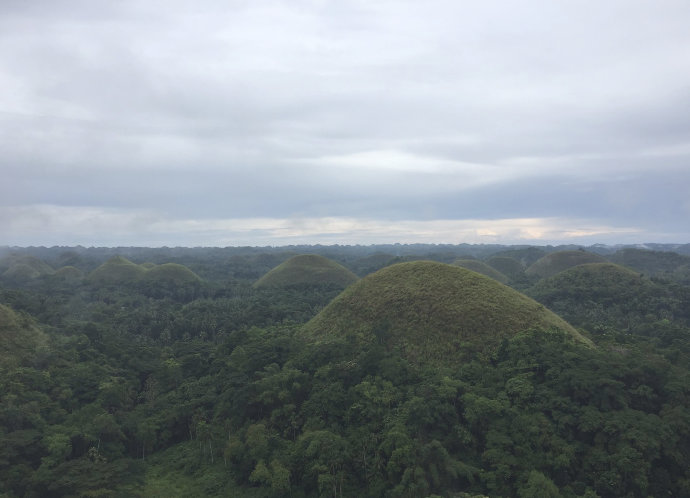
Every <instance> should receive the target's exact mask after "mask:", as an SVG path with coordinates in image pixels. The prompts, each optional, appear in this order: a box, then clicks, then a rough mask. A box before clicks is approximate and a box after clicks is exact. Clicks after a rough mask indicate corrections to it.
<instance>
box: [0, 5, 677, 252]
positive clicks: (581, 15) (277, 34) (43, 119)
mask: <svg viewBox="0 0 690 498" xmlns="http://www.w3.org/2000/svg"><path fill="white" fill-rule="evenodd" d="M688 26H690V2H688V0H678V1H665V0H654V1H651V0H644V1H636V0H620V1H619V0H607V1H604V2H602V1H599V0H597V1H589V0H563V1H553V0H544V1H537V0H531V1H525V0H522V1H520V0H517V1H505V0H503V1H486V0H481V1H458V0H448V1H440V0H431V1H429V0H425V1H421V0H417V1H400V0H396V1H376V0H366V1H365V0H361V1H350V0H344V1H317V0H314V1H300V0H297V1H295V0H290V1H288V0H285V1H262V0H246V1H217V2H214V1H205V0H201V1H195V2H190V1H184V2H183V1H177V0H173V1H171V0H160V1H149V0H118V1H105V0H103V1H98V0H83V1H60V0H46V1H39V0H31V1H26V0H2V1H1V2H0V172H1V177H0V178H1V179H2V180H1V182H0V245H76V244H81V245H86V246H91V245H96V246H100V245H105V246H114V245H146V246H163V245H167V246H178V245H180V246H235V245H283V244H293V243H323V244H334V243H339V244H369V243H377V242H401V243H409V242H431V243H462V242H468V243H496V242H497V243H534V244H542V243H560V242H565V243H575V244H589V243H596V242H601V243H633V242H680V243H687V242H690V29H689V28H688Z"/></svg>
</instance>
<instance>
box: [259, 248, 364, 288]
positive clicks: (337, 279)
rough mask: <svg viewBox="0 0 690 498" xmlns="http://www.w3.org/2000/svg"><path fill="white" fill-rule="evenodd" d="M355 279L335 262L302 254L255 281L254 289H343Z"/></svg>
mask: <svg viewBox="0 0 690 498" xmlns="http://www.w3.org/2000/svg"><path fill="white" fill-rule="evenodd" d="M357 279H358V277H357V275H355V274H354V273H352V272H351V271H350V270H348V269H347V268H345V267H344V266H342V265H340V264H338V263H336V262H335V261H331V260H330V259H328V258H324V257H323V256H318V255H316V254H302V255H299V256H294V257H292V258H290V259H288V260H287V261H285V262H283V263H281V264H280V265H278V266H277V267H275V268H273V269H272V270H271V271H269V272H268V273H267V274H266V275H264V276H263V277H261V278H260V279H259V280H258V281H256V282H255V283H254V287H255V288H257V289H261V288H270V287H273V288H276V287H291V286H316V285H325V286H333V287H340V288H345V287H347V286H348V285H350V284H351V283H353V282H356V281H357Z"/></svg>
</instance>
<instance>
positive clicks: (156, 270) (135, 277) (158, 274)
mask: <svg viewBox="0 0 690 498" xmlns="http://www.w3.org/2000/svg"><path fill="white" fill-rule="evenodd" d="M87 278H88V281H89V282H92V283H96V284H105V285H109V284H115V285H122V284H134V283H138V282H141V283H143V284H147V285H154V286H156V285H165V286H170V285H173V286H175V285H183V284H188V283H196V282H201V278H199V276H198V275H197V274H196V273H194V272H193V271H192V270H190V269H189V268H187V267H186V266H183V265H179V264H177V263H164V264H162V265H156V264H153V263H143V264H141V265H138V264H136V263H132V262H131V261H130V260H128V259H127V258H123V257H122V256H114V257H112V258H110V259H109V260H108V261H106V262H105V263H103V264H102V265H101V266H99V267H98V268H96V269H95V270H94V271H92V272H91V273H89V276H88V277H87Z"/></svg>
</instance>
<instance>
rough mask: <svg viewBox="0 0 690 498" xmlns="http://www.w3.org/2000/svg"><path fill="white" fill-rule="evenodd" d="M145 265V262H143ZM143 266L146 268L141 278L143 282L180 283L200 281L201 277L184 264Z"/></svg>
mask: <svg viewBox="0 0 690 498" xmlns="http://www.w3.org/2000/svg"><path fill="white" fill-rule="evenodd" d="M144 265H147V263H144ZM144 265H140V266H143V267H144V268H148V269H147V270H146V273H144V274H143V276H142V280H143V281H144V282H152V283H165V284H174V285H182V284H186V283H193V282H200V281H201V278H199V276H198V275H197V274H196V273H194V272H193V271H192V270H190V269H189V268H187V267H186V266H183V265H179V264H177V263H164V264H162V265H153V266H151V265H150V264H148V266H144Z"/></svg>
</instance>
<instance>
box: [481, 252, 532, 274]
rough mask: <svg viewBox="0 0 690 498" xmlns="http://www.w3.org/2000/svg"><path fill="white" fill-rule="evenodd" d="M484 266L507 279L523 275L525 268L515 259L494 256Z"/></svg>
mask: <svg viewBox="0 0 690 498" xmlns="http://www.w3.org/2000/svg"><path fill="white" fill-rule="evenodd" d="M486 264H487V265H489V266H490V267H491V268H493V269H494V270H497V271H500V272H501V273H503V274H504V275H506V276H507V277H509V278H517V277H519V276H520V275H522V274H523V273H525V267H524V266H523V265H522V263H520V262H519V261H518V260H517V259H515V258H511V257H508V256H494V257H492V258H489V259H487V260H486Z"/></svg>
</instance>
